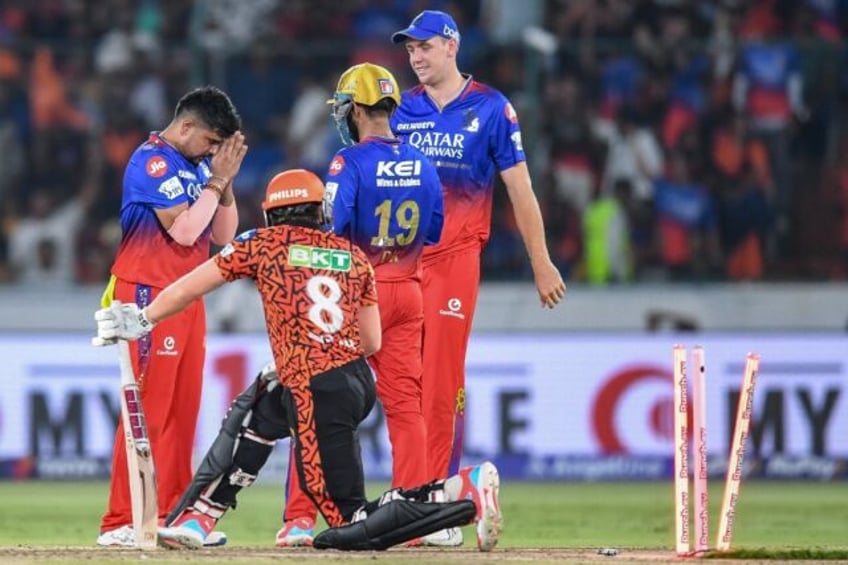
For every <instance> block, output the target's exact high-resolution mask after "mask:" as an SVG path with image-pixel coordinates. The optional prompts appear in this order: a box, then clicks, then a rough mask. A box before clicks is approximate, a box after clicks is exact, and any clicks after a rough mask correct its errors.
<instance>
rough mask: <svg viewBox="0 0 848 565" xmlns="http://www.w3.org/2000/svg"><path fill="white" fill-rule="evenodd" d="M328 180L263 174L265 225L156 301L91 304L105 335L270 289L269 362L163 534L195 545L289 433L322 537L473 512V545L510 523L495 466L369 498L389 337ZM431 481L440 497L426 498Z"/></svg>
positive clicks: (445, 523) (374, 536)
mask: <svg viewBox="0 0 848 565" xmlns="http://www.w3.org/2000/svg"><path fill="white" fill-rule="evenodd" d="M323 198H324V186H323V184H322V183H321V180H320V179H319V178H318V177H316V176H315V175H314V174H312V173H310V172H308V171H304V170H292V171H286V172H283V173H280V174H279V175H277V176H275V177H274V178H273V179H272V180H271V182H270V183H269V185H268V188H267V191H266V197H265V201H264V203H263V209H264V210H265V214H266V223H267V227H264V228H259V229H256V230H250V231H248V232H245V233H243V234H242V235H240V236H239V237H237V238H236V239H235V240H234V241H233V242H232V243H231V244H229V245H227V246H226V247H224V249H222V250H221V252H220V253H218V255H216V256H215V257H213V258H212V259H210V260H208V261H207V262H206V263H204V264H202V265H200V266H199V267H197V268H196V269H194V270H193V271H192V272H190V273H188V274H187V275H186V276H184V277H182V278H181V279H179V280H178V281H176V282H175V283H173V284H171V285H169V286H168V287H167V288H166V289H164V290H163V291H162V292H161V293H160V294H159V295H158V296H157V297H156V299H154V300H153V302H152V303H151V304H150V305H149V306H147V307H145V308H143V309H140V308H139V307H138V305H136V304H134V303H131V304H126V305H123V304H120V303H113V304H112V305H111V306H110V307H109V308H104V309H101V310H99V311H98V312H97V313H96V314H95V319H96V320H97V326H98V328H97V338H96V340H97V341H98V343H99V344H109V343H114V342H115V341H117V340H118V339H125V340H137V339H139V338H142V337H144V336H145V335H148V334H149V333H150V332H151V331H152V330H153V329H154V328H155V326H156V325H157V324H158V323H161V322H162V321H164V320H166V319H168V318H169V317H171V316H174V315H175V314H177V313H178V312H180V311H181V310H183V309H184V308H186V307H187V306H188V305H189V304H190V303H191V302H192V301H194V300H197V299H198V298H199V297H201V296H203V295H204V294H206V293H208V292H211V291H212V290H214V289H216V288H218V287H220V286H221V285H223V284H225V283H226V282H228V281H233V280H236V279H240V278H250V279H253V281H254V282H255V284H256V288H257V290H258V291H259V293H260V295H261V297H262V304H263V307H264V309H265V318H266V325H267V330H268V336H269V341H270V343H271V350H272V353H273V356H274V362H273V363H272V364H270V365H269V366H267V367H266V368H265V369H263V370H262V371H261V372H260V374H259V375H258V376H257V378H256V380H255V381H254V383H253V384H252V385H251V386H250V387H249V388H248V389H247V390H246V391H245V392H243V393H242V394H240V395H239V396H238V397H236V399H235V400H234V401H233V403H232V404H231V406H230V410H229V411H228V413H227V415H226V417H225V418H224V421H223V423H222V426H221V431H220V432H219V434H218V436H217V437H216V439H215V441H214V442H213V443H212V446H211V447H210V448H209V450H208V452H207V454H206V456H205V457H204V459H203V461H202V462H201V463H200V466H199V467H198V469H197V472H196V473H195V476H194V479H193V481H192V483H191V485H189V487H188V489H187V490H186V491H185V492H184V493H183V496H182V498H181V499H180V501H179V502H178V503H177V505H176V506H175V507H174V508H173V509H172V511H171V513H170V514H169V515H168V517H167V518H166V521H165V525H164V526H163V527H160V528H159V532H158V538H159V543H160V545H165V546H167V547H172V548H199V547H202V546H203V545H205V544H206V540H207V538H208V537H209V535H210V533H211V532H212V530H213V528H214V527H215V525H216V523H217V522H218V520H220V519H221V518H222V517H223V516H224V514H225V513H226V512H227V510H228V509H230V508H232V507H234V506H235V505H236V496H237V494H238V493H239V491H241V489H242V488H244V487H247V486H250V485H251V484H253V482H254V481H255V480H256V476H257V474H258V473H259V470H260V469H261V468H262V466H263V465H264V464H265V462H266V461H267V459H268V457H269V455H270V454H271V451H272V449H273V446H274V443H275V442H276V440H277V439H280V438H284V437H291V439H292V442H293V443H294V446H295V449H294V452H295V465H296V466H297V469H298V476H299V479H300V484H302V485H303V486H304V488H305V491H306V493H307V494H308V495H309V497H310V498H311V500H312V502H313V503H314V504H315V505H316V506H317V507H318V509H319V510H320V512H321V514H322V515H323V516H324V519H325V520H326V521H327V524H328V525H329V526H330V528H329V529H328V530H325V531H324V532H322V533H321V534H320V535H319V536H318V537H316V538H315V547H316V548H328V549H329V548H333V549H347V550H374V549H386V548H388V547H391V546H392V545H396V544H398V543H403V542H406V541H408V540H410V539H413V538H416V537H419V536H424V535H427V534H429V533H431V532H433V531H436V530H438V529H441V528H445V527H456V526H461V525H465V524H468V523H472V522H476V523H477V530H478V545H479V548H480V549H481V550H483V551H489V550H491V549H492V548H494V546H495V544H496V543H497V541H498V537H499V535H500V532H501V524H502V520H501V513H500V506H499V503H498V490H499V485H500V479H499V477H498V472H497V469H496V468H495V466H494V465H492V464H491V463H488V462H486V463H483V464H482V465H478V466H475V467H468V468H466V469H463V470H461V471H460V472H459V473H458V474H457V475H456V476H455V477H451V478H449V479H448V480H445V481H434V482H431V483H427V484H424V485H419V486H417V487H416V488H413V489H394V490H391V491H389V492H387V493H385V494H384V495H383V496H381V497H380V498H379V499H378V500H375V501H372V502H367V501H366V499H365V484H364V483H365V481H364V475H363V469H362V461H361V456H360V451H359V442H358V435H357V427H358V425H359V424H360V422H362V420H363V419H364V418H365V417H366V416H367V415H368V413H369V412H370V410H371V408H372V406H373V405H374V402H375V400H376V391H375V386H374V381H373V378H372V375H371V371H370V369H369V367H368V364H367V363H366V361H365V356H366V355H368V354H373V353H375V352H376V351H378V350H379V348H380V343H381V335H380V312H379V309H378V306H377V291H376V285H375V280H374V272H373V269H372V268H371V265H370V264H369V263H368V261H367V259H366V257H365V254H364V253H363V252H362V250H360V249H359V248H358V247H356V246H355V245H353V244H352V243H351V242H350V241H349V240H347V239H344V238H341V237H339V236H337V235H335V234H333V233H331V232H327V231H325V230H323V229H322V225H323V220H324V213H323V211H322V210H323V208H322V203H323ZM435 491H439V492H441V493H443V496H442V500H444V502H430V499H431V494H432V493H433V492H435Z"/></svg>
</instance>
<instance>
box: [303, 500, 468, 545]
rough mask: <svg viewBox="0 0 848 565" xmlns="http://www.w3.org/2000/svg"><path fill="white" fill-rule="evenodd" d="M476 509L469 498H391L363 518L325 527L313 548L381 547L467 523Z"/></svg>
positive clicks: (316, 537)
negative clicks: (418, 499)
mask: <svg viewBox="0 0 848 565" xmlns="http://www.w3.org/2000/svg"><path fill="white" fill-rule="evenodd" d="M476 514H477V508H476V506H474V503H473V502H471V501H470V500H459V501H456V502H414V501H410V500H393V501H391V502H389V503H388V504H385V505H383V506H380V507H379V508H378V509H377V510H375V511H374V512H372V513H371V514H370V515H369V516H368V517H367V518H366V519H365V520H361V521H359V522H356V523H353V524H349V525H347V526H341V527H338V528H328V529H326V530H324V531H323V532H321V533H320V534H318V535H317V536H315V540H314V541H313V547H315V549H341V550H345V551H373V550H384V549H388V548H390V547H392V546H393V545H397V544H399V543H403V542H406V541H409V540H413V539H416V538H420V537H424V536H426V535H427V534H432V533H433V532H438V531H439V530H444V529H445V528H453V527H457V526H465V525H466V524H470V523H471V522H472V521H473V520H474V517H475V516H476Z"/></svg>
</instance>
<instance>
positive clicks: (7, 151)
mask: <svg viewBox="0 0 848 565" xmlns="http://www.w3.org/2000/svg"><path fill="white" fill-rule="evenodd" d="M27 123H28V120H27V117H26V106H25V105H24V104H22V103H21V98H20V97H19V96H17V93H16V91H15V88H14V86H13V83H12V82H11V81H9V80H4V79H0V171H3V174H2V175H0V200H1V201H3V202H7V203H8V202H11V201H13V200H15V198H14V196H15V194H14V192H13V191H14V189H15V188H17V187H18V186H20V183H21V181H22V179H23V175H24V167H25V166H26V153H25V147H24V142H25V139H26V138H25V135H26V134H27V133H28V132H27V131H24V130H25V129H27Z"/></svg>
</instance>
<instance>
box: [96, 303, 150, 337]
mask: <svg viewBox="0 0 848 565" xmlns="http://www.w3.org/2000/svg"><path fill="white" fill-rule="evenodd" d="M94 320H95V321H96V322H97V335H96V336H95V337H93V338H91V343H92V345H96V346H98V347H101V346H104V345H114V344H115V343H117V342H118V340H119V339H127V340H134V339H138V338H140V337H143V336H145V335H147V334H149V333H150V331H151V330H152V329H153V326H154V325H155V324H154V323H153V322H151V321H150V320H148V319H147V315H146V314H145V313H144V310H139V309H138V306H137V305H136V304H134V303H130V304H122V303H121V302H120V301H118V300H115V301H113V302H112V305H111V306H109V308H102V309H100V310H98V311H97V312H95V313H94Z"/></svg>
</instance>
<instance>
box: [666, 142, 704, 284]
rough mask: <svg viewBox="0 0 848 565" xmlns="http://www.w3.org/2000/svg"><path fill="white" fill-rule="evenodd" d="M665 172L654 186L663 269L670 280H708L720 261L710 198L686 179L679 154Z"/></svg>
mask: <svg viewBox="0 0 848 565" xmlns="http://www.w3.org/2000/svg"><path fill="white" fill-rule="evenodd" d="M668 171H669V172H668V175H667V176H666V177H664V178H661V179H659V180H657V181H656V182H655V196H654V201H655V207H656V214H657V229H658V233H657V235H658V237H659V245H660V256H661V259H662V265H663V267H664V268H665V270H666V273H667V274H668V276H669V277H670V278H671V280H695V279H697V278H698V277H709V276H711V274H712V273H713V271H714V269H715V267H716V266H717V265H718V263H719V261H720V256H719V244H718V232H717V225H716V217H715V207H714V205H713V203H712V200H711V197H710V194H709V192H708V190H707V188H706V187H705V186H703V185H702V184H699V183H697V182H694V181H693V180H692V179H691V178H690V177H689V168H688V165H687V163H686V159H685V158H684V157H683V156H682V155H681V154H680V153H672V155H671V156H670V158H669V163H668Z"/></svg>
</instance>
